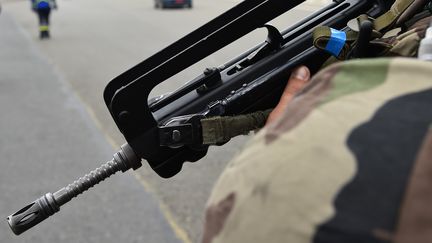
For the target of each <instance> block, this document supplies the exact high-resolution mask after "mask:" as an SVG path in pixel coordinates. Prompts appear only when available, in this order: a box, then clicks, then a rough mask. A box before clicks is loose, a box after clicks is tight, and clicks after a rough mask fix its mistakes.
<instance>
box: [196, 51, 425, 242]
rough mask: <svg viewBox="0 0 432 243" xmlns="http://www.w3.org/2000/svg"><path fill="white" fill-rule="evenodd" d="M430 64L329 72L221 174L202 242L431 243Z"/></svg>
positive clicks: (374, 63) (353, 65) (390, 62)
mask: <svg viewBox="0 0 432 243" xmlns="http://www.w3.org/2000/svg"><path fill="white" fill-rule="evenodd" d="M431 75H432V63H427V62H421V61H417V60H415V59H373V60H358V61H349V62H344V63H340V64H337V65H333V66H330V67H329V68H326V69H325V70H323V71H321V72H320V73H319V74H317V75H316V76H315V77H314V78H313V80H312V81H311V83H310V84H309V85H308V86H307V87H306V89H305V90H304V91H303V92H302V94H301V95H299V96H298V97H297V98H296V99H295V100H294V101H293V102H292V103H291V104H290V105H289V106H288V108H287V109H286V111H285V113H284V115H283V116H282V117H281V118H280V119H279V120H278V121H276V122H274V123H273V124H271V126H268V127H266V128H265V129H263V130H261V131H260V133H258V134H257V135H256V136H255V137H254V138H253V139H252V141H251V142H250V143H249V144H248V145H247V148H246V149H245V150H244V151H243V152H242V153H241V154H240V155H238V156H237V157H236V158H235V159H234V160H233V161H231V162H230V163H229V164H228V166H227V168H226V169H225V171H224V172H223V173H222V175H221V177H220V178H219V180H218V182H217V184H216V185H215V187H214V190H213V192H212V194H211V197H210V199H209V201H208V205H207V209H206V218H205V227H204V236H203V241H202V242H203V243H209V242H212V243H219V242H223V243H229V242H235V243H239V242H266V243H268V242H278V243H279V242H296V243H302V242H317V243H318V242H332V243H339V242H340V243H342V242H343V243H346V242H350V243H352V242H354V243H355V242H409V243H416V242H432V234H431V233H430V232H431V229H432V208H431V207H430V205H432V187H430V185H431V184H432V152H431V151H432V130H430V125H431V124H432V108H431V104H432V82H431V78H430V77H431Z"/></svg>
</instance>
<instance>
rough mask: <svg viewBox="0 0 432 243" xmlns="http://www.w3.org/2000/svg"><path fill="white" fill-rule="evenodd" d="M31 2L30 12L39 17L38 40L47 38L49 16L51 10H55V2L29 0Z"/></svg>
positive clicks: (50, 0)
mask: <svg viewBox="0 0 432 243" xmlns="http://www.w3.org/2000/svg"><path fill="white" fill-rule="evenodd" d="M31 2H32V10H33V11H34V12H36V13H37V15H38V17H39V33H40V35H39V38H40V39H45V38H49V37H50V33H49V16H50V13H51V9H52V8H53V9H57V3H56V1H55V0H31Z"/></svg>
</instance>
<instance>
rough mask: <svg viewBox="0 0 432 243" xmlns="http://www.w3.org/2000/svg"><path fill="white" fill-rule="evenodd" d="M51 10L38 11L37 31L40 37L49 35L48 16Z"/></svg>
mask: <svg viewBox="0 0 432 243" xmlns="http://www.w3.org/2000/svg"><path fill="white" fill-rule="evenodd" d="M50 12H51V9H49V8H47V9H38V10H37V14H38V16H39V31H40V33H41V37H44V36H48V35H49V34H48V33H49V15H50Z"/></svg>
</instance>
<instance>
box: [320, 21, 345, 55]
mask: <svg viewBox="0 0 432 243" xmlns="http://www.w3.org/2000/svg"><path fill="white" fill-rule="evenodd" d="M330 30H331V35H330V40H329V42H328V43H327V46H326V48H325V50H326V51H328V52H330V53H331V54H332V55H333V56H335V57H338V56H339V54H340V53H341V51H342V48H343V47H344V45H345V42H346V33H345V32H343V31H339V30H335V29H331V28H330Z"/></svg>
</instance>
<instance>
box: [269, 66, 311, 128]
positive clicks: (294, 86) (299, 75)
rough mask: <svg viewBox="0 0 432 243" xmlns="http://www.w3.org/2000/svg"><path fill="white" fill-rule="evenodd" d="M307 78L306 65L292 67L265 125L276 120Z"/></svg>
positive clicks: (306, 81)
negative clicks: (283, 88)
mask: <svg viewBox="0 0 432 243" xmlns="http://www.w3.org/2000/svg"><path fill="white" fill-rule="evenodd" d="M309 79H310V71H309V69H308V68H307V67H306V66H300V67H298V68H296V69H294V71H293V72H292V73H291V77H290V78H289V80H288V84H287V86H286V87H285V90H284V92H283V94H282V97H281V99H280V101H279V103H278V105H277V106H276V107H275V108H274V109H273V111H272V112H271V113H270V115H269V117H268V119H267V123H266V125H268V124H270V123H272V122H274V121H276V120H277V119H278V118H279V117H280V116H281V115H282V114H283V111H284V110H285V108H286V107H287V106H288V104H289V103H290V102H291V101H292V100H293V98H294V97H295V96H296V94H297V93H298V92H300V91H301V90H302V89H303V87H304V86H305V85H306V84H307V83H308V82H309Z"/></svg>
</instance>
